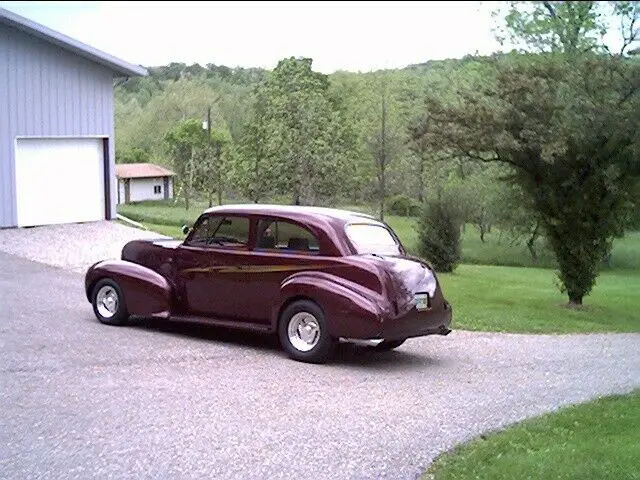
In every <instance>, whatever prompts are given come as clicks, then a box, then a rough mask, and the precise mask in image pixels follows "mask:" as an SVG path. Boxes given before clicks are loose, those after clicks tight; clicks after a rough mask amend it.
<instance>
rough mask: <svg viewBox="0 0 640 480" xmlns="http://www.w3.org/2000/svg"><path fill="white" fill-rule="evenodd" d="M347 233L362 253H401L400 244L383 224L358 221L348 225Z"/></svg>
mask: <svg viewBox="0 0 640 480" xmlns="http://www.w3.org/2000/svg"><path fill="white" fill-rule="evenodd" d="M346 231H347V235H348V236H349V239H350V240H351V243H353V246H354V247H356V250H357V251H358V253H360V254H368V253H376V254H378V255H399V254H401V253H402V252H401V251H400V245H398V242H396V239H395V238H394V237H393V235H391V232H390V231H389V230H388V229H386V228H385V227H383V226H380V225H373V224H366V223H358V224H351V225H347V227H346Z"/></svg>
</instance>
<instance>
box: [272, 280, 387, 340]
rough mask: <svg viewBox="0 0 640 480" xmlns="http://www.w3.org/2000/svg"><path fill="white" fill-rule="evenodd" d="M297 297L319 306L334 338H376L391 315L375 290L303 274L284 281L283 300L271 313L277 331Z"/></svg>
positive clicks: (281, 293)
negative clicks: (385, 318)
mask: <svg viewBox="0 0 640 480" xmlns="http://www.w3.org/2000/svg"><path fill="white" fill-rule="evenodd" d="M297 298H307V299H310V300H312V301H314V302H316V303H317V304H318V305H319V306H320V308H321V309H322V310H323V312H324V314H325V318H326V321H327V323H328V326H329V333H330V334H331V335H332V336H334V337H349V338H373V337H376V336H378V335H380V333H381V331H382V319H383V318H384V317H385V316H386V315H387V314H388V313H387V312H386V311H385V302H384V299H383V297H382V296H381V295H380V294H379V293H377V292H375V291H373V290H370V289H368V288H366V287H363V286H361V285H359V284H357V283H354V282H351V281H349V280H345V279H344V278H341V277H338V276H335V275H331V274H328V273H325V272H301V273H296V274H294V275H291V276H290V277H288V278H287V279H285V281H284V282H282V285H281V287H280V301H279V303H278V304H277V305H276V306H275V307H274V309H273V312H272V327H273V328H274V329H277V322H278V320H279V317H280V313H281V312H282V311H283V310H284V308H286V306H287V305H289V304H290V303H291V301H292V300H295V299H297Z"/></svg>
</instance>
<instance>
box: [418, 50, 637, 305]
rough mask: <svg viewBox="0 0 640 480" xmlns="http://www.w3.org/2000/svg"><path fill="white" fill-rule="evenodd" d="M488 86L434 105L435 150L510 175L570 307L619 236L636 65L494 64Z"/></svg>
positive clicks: (631, 180)
mask: <svg viewBox="0 0 640 480" xmlns="http://www.w3.org/2000/svg"><path fill="white" fill-rule="evenodd" d="M494 78H495V83H491V84H487V86H486V87H485V88H483V89H481V90H480V91H461V92H459V95H460V102H459V104H458V105H456V106H452V105H443V104H442V102H440V101H439V100H438V99H437V98H430V99H428V101H427V107H426V108H427V110H428V111H429V112H431V114H432V115H434V116H435V117H436V118H437V121H436V125H437V134H436V135H434V136H432V138H434V139H437V142H438V145H437V146H438V148H440V149H445V150H447V151H449V152H451V153H452V154H455V155H463V156H466V157H467V158H470V159H474V160H477V161H482V162H499V163H503V164H505V165H508V166H509V167H510V168H511V170H512V176H511V178H510V179H511V181H512V182H514V183H515V184H517V185H519V186H520V187H521V188H522V190H523V191H524V192H525V193H526V194H527V197H528V198H529V199H530V200H531V204H532V208H533V209H534V211H535V214H536V216H537V218H538V219H539V220H540V222H541V226H542V227H543V230H544V232H545V234H546V237H547V239H548V241H549V243H550V246H551V248H552V250H553V251H554V253H555V256H556V259H557V261H558V264H559V270H560V271H559V278H560V281H561V285H562V288H563V290H564V291H566V293H567V294H568V297H569V303H570V304H571V305H579V304H581V303H582V301H583V297H584V296H585V295H587V294H588V293H589V292H590V291H591V289H592V288H593V285H594V284H595V280H596V277H597V275H598V267H599V265H600V262H601V261H602V260H603V258H604V257H605V256H607V254H608V253H609V251H610V249H611V242H612V239H613V238H614V237H615V236H616V235H619V234H620V233H621V229H622V223H623V220H624V218H625V217H626V209H627V207H628V206H629V205H630V202H631V200H632V198H631V193H630V192H632V190H633V186H634V185H635V182H636V179H637V177H638V175H640V162H639V161H638V154H639V152H638V133H637V132H638V127H640V125H639V123H640V118H639V116H638V115H637V112H638V108H640V102H639V98H638V97H639V95H638V92H639V90H638V89H639V88H640V66H638V65H637V64H633V63H630V62H629V61H627V60H625V59H623V58H619V57H618V58H609V57H602V56H597V55H585V56H583V57H581V58H572V59H571V60H570V61H568V60H567V58H566V57H565V56H556V55H523V56H517V57H507V58H504V59H502V60H497V61H495V62H494Z"/></svg>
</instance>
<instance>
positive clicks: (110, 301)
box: [91, 278, 129, 325]
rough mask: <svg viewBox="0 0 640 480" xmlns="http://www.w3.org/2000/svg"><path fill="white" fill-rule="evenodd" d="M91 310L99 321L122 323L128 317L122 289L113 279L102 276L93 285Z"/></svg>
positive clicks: (111, 323) (114, 323)
mask: <svg viewBox="0 0 640 480" xmlns="http://www.w3.org/2000/svg"><path fill="white" fill-rule="evenodd" d="M91 303H92V304H93V312H94V313H95V315H96V317H97V318H98V320H99V321H100V322H101V323H104V324H107V325H123V324H124V323H126V321H127V319H128V318H129V314H128V313H127V307H126V305H125V303H124V297H123V295H122V289H121V288H120V286H119V285H118V283H117V282H116V281H115V280H112V279H110V278H103V279H102V280H100V281H98V283H96V285H95V287H93V294H92V297H91Z"/></svg>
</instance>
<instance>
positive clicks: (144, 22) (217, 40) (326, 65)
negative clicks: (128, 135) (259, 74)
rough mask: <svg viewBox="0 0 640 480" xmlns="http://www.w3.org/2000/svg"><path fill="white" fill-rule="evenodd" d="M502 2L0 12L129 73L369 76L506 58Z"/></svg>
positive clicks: (126, 5) (44, 5)
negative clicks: (496, 33) (308, 65)
mask: <svg viewBox="0 0 640 480" xmlns="http://www.w3.org/2000/svg"><path fill="white" fill-rule="evenodd" d="M494 4H495V2H401V1H395V2H223V1H220V2H144V3H143V2H55V1H54V2H33V1H32V2H12V1H9V2H7V1H4V2H0V6H2V7H3V8H6V9H7V10H11V11H12V12H14V13H17V14H19V15H22V16H24V17H27V18H29V19H30V20H33V21H35V22H38V23H41V24H43V25H45V26H47V27H49V28H52V29H53V30H56V31H58V32H60V33H63V34H65V35H68V36H70V37H73V38H75V39H77V40H80V41H81V42H83V43H86V44H89V45H91V46H93V47H95V48H98V49H100V50H103V51H105V52H107V53H110V54H111V55H114V56H116V57H119V58H121V59H123V60H126V61H128V62H130V63H134V64H141V65H145V66H156V65H165V64H168V63H170V62H172V61H175V62H184V63H187V64H191V63H195V62H197V63H200V64H201V65H206V64H207V63H214V64H216V65H226V66H228V67H236V66H239V67H245V68H246V67H261V68H267V69H272V68H274V67H275V66H276V65H277V62H278V60H280V59H282V58H285V57H290V56H295V57H299V56H304V57H311V58H312V59H313V67H314V70H317V71H320V72H323V73H332V72H334V71H336V70H349V71H363V72H364V71H371V70H377V69H384V68H398V67H404V66H407V65H409V64H412V63H421V62H425V61H427V60H435V59H443V58H459V57H462V56H464V55H466V54H473V53H476V51H477V52H478V53H481V54H485V53H491V52H493V51H495V50H496V49H498V48H499V46H498V44H497V42H496V41H495V40H494V38H493V35H492V33H491V27H492V20H491V17H490V12H491V9H492V8H493V7H494Z"/></svg>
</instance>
